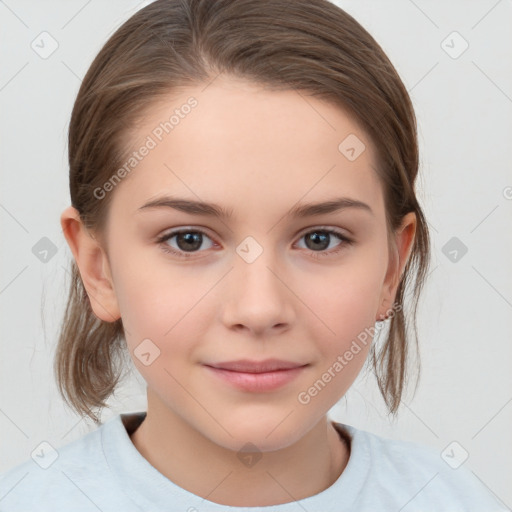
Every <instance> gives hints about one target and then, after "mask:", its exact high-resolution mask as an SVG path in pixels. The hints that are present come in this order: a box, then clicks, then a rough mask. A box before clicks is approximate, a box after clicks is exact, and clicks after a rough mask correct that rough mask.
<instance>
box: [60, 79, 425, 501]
mask: <svg viewBox="0 0 512 512" xmlns="http://www.w3.org/2000/svg"><path fill="white" fill-rule="evenodd" d="M190 96H194V97H195V98H196V99H197V101H198V106H197V107H196V108H195V109H194V110H192V112H191V113H190V114H189V115H188V116H185V118H184V119H182V120H180V124H179V125H177V126H176V127H175V128H174V130H173V131H172V132H171V133H170V134H168V135H166V136H165V137H164V138H163V140H162V141H161V142H160V143H159V144H158V145H157V147H156V148H154V149H152V150H151V151H150V152H149V154H148V155H147V156H146V157H145V158H144V159H143V160H142V161H141V162H140V163H139V164H138V165H137V167H136V168H135V169H134V170H133V171H132V172H131V174H130V175H128V176H127V177H125V178H124V179H123V181H122V182H121V183H120V184H118V185H117V186H116V188H115V190H113V191H112V192H109V193H110V194H113V197H112V204H111V210H110V216H109V220H108V224H107V230H106V232H105V233H104V235H105V238H104V243H103V244H102V243H101V242H100V238H99V237H95V236H94V234H93V233H90V232H88V231H87V230H86V229H85V228H84V226H83V225H82V223H81V222H80V220H79V218H78V215H77V211H76V210H75V209H74V208H72V207H69V208H67V209H66V210H64V212H63V213H62V215H61V224H62V228H63V231H64V234H65V236H66V239H67V242H68V244H69V246H70V248H71V251H72V253H73V256H74V258H75V260H76V262H77V264H78V267H79V269H80V273H81V276H82V280H83V282H84V285H85V288H86V290H87V292H88V294H89V297H90V299H91V305H92V307H93V310H94V313H95V314H96V315H97V316H98V318H100V319H102V320H105V321H107V322H111V321H113V320H115V319H118V318H119V317H122V319H123V325H124V326H125V331H126V342H127V346H128V348H129V350H130V354H131V355H132V359H133V361H134V364H135V366H136V367H137V369H138V371H139V372H140V373H141V375H142V376H143V378H144V379H145V380H146V382H147V398H148V409H147V417H146V419H145V421H144V422H143V423H142V425H141V426H140V427H139V428H138V429H137V430H136V431H135V433H134V434H132V436H131V440H132V442H133V443H134V445H135V447H136V448H137V450H138V451H139V452H140V453H141V454H142V455H143V456H144V457H145V458H146V459H147V460H148V461H149V462H150V463H151V464H152V465H153V466H154V467H155V468H156V469H158V471H160V472H161V473H162V474H163V475H165V476H166V477H168V478H169V479H170V480H172V481H173V482H175V483H176V484H178V485H180V486H181V487H183V488H184V489H186V490H188V491H190V492H192V493H194V494H196V495H198V496H201V497H203V498H206V499H208V500H210V501H213V502H216V503H220V504H224V505H230V506H266V505H272V504H281V503H286V502H290V501H293V500H298V499H302V498H305V497H308V496H312V495H314V494H317V493H319V492H321V491H322V490H324V489H326V488H327V487H329V486H330V485H332V483H333V482H334V481H335V480H336V479H337V478H338V477H339V476H340V475H341V473H342V472H343V470H344V468H345V467H346V464H347V462H348V459H349V456H350V451H349V447H347V446H346V444H345V443H344V442H343V441H342V439H341V438H340V436H339V435H338V434H337V432H336V431H335V430H334V427H333V426H332V424H331V422H330V421H329V419H328V418H327V412H328V411H329V409H330V408H331V407H332V406H333V405H334V404H335V403H336V402H337V401H338V400H339V399H340V398H341V397H342V396H343V395H344V394H345V392H346V391H347V390H348V388H349V387H350V385H351V384H352V383H353V381H354V380H355V378H356V377H357V375H358V373H359V371H360V370H361V368H362V366H363V364H364V361H365V359H366V356H367V354H368V351H369V347H370V343H369V342H368V343H367V344H366V345H362V344H361V350H360V352H359V353H358V354H356V355H354V357H353V359H352V360H351V361H350V362H348V363H347V364H346V366H344V368H343V370H342V371H340V372H339V373H337V374H336V377H335V378H333V379H332V380H331V381H330V382H329V383H328V384H327V385H326V386H325V387H324V388H323V389H322V390H321V391H320V392H319V393H318V394H317V395H316V396H314V397H313V398H311V400H310V402H309V403H307V404H301V403H300V402H299V401H298V399H297V397H298V395H299V393H300V392H303V391H306V390H308V388H310V387H311V386H312V385H313V383H314V382H315V381H317V380H318V379H320V378H321V376H322V374H323V373H324V372H325V371H326V370H327V369H328V368H329V367H332V366H333V363H334V362H335V361H336V360H337V357H338V356H339V355H342V354H344V352H345V351H346V350H347V349H348V348H349V347H350V346H351V343H352V342H353V340H355V339H356V338H357V336H358V334H360V333H361V332H363V331H364V330H365V328H372V327H374V326H375V321H376V320H379V319H380V318H382V315H385V314H386V312H388V313H389V309H390V307H391V305H392V304H393V301H394V298H395V294H396V290H397V286H398V284H399V278H400V275H401V272H402V270H403V268H404V266H405V264H406V262H407V258H408V256H409V253H410V250H411V247H412V243H413V240H414V234H415V229H416V218H415V216H414V214H413V213H410V214H408V215H407V216H406V217H404V219H403V223H402V226H401V227H400V229H399V230H397V232H396V233H395V234H394V242H395V245H393V244H390V245H388V239H387V235H386V223H385V209H384V197H383V191H382V187H381V185H380V182H379V181H378V179H377V174H376V172H375V170H374V169H375V168H376V166H377V162H376V157H375V153H374V150H373V146H372V143H371V141H370V140H369V139H368V137H367V136H366V134H365V133H364V131H363V130H362V129H361V128H360V126H359V125H358V124H357V123H356V121H355V120H354V119H353V118H351V117H350V116H348V115H347V113H346V112H344V111H343V110H342V109H341V108H339V107H335V106H333V105H331V104H329V103H327V102H324V101H323V100H319V99H316V98H313V97H311V96H307V95H305V94H304V93H301V94H298V93H297V92H296V91H277V92H276V91H273V92H271V91H264V90H263V89H262V88H261V87H257V86H256V85H254V84H251V83H248V82H245V81H242V80H238V79H235V78H232V77H226V76H220V77H217V79H215V81H214V82H213V83H211V84H210V85H209V86H208V87H206V88H205V85H201V86H197V87H192V86H190V87H187V88H186V89H183V90H181V92H180V93H179V94H176V92H174V93H173V94H172V96H171V95H170V96H169V98H168V100H167V101H160V102H159V103H158V104H153V105H152V106H151V108H150V109H149V110H148V113H147V115H146V117H145V118H144V121H143V122H142V123H141V124H140V125H138V126H137V127H136V129H134V130H133V133H132V134H131V139H130V140H131V141H132V143H133V148H134V149H136V148H138V147H140V144H141V143H142V142H143V141H144V139H145V138H146V137H147V136H148V134H151V131H152V130H153V129H154V127H155V126H157V125H158V124H159V123H160V122H161V121H163V120H165V119H168V117H169V112H171V111H172V110H173V109H174V108H176V107H179V106H180V105H183V104H184V103H185V102H186V100H187V99H188V98H189V97H190ZM349 134H356V136H357V137H358V138H359V139H360V140H362V141H363V142H364V144H365V146H366V149H365V151H363V152H362V153H361V155H360V156H359V157H358V158H357V159H356V160H354V161H349V160H348V159H347V158H346V157H345V156H344V155H343V154H342V153H341V152H340V151H339V150H338V145H339V144H340V142H341V141H342V140H343V139H345V137H347V136H348V135H349ZM164 164H165V165H166V166H167V167H166V166H165V165H164ZM163 193H167V194H173V195H175V196H177V197H182V198H186V199H191V200H203V201H209V202H214V203H217V204H219V205H222V206H223V207H225V208H229V209H232V211H233V218H231V219H225V220H220V219H217V218H213V217H207V216H195V215H191V214H188V213H184V212H179V211H177V210H173V209H170V208H160V209H148V210H140V211H138V208H139V207H140V206H142V205H143V204H144V203H145V202H147V201H148V200H150V199H153V198H155V197H156V196H157V195H160V194H163ZM338 196H345V197H350V198H354V199H358V200H360V201H363V202H365V203H367V204H368V205H370V206H371V209H372V211H373V213H368V212H366V211H364V210H362V209H356V208H347V209H345V210H342V211H339V212H336V213H329V214H323V215H320V216H317V217H308V218H293V219H287V218H285V217H284V215H285V214H286V213H287V212H288V211H289V210H290V209H291V208H292V207H294V206H295V205H296V203H297V202H300V203H305V202H320V201H325V200H328V199H331V198H333V197H338ZM182 227H186V228H189V230H190V231H194V228H201V229H203V230H204V231H206V232H207V233H208V235H207V236H203V237H202V244H201V245H199V243H198V246H199V248H198V249H193V250H195V252H188V254H189V256H191V257H190V258H189V259H186V258H180V257H178V256H173V255H171V254H167V253H165V252H164V251H163V250H162V246H163V245H165V244H166V245H167V246H171V247H172V248H174V249H175V250H178V251H179V250H180V249H181V252H182V253H185V254H186V249H187V247H189V246H187V245H186V244H185V245H184V244H183V243H181V244H179V241H178V237H174V238H172V239H169V240H167V241H166V242H163V243H161V244H158V242H156V239H157V237H158V236H160V235H162V234H165V233H167V232H169V231H170V230H171V228H173V229H176V228H182ZM325 227H329V228H333V229H338V230H339V231H340V232H342V233H343V234H344V235H345V236H347V237H349V238H352V239H353V240H354V243H353V244H351V245H348V244H346V243H345V242H342V241H340V240H339V239H338V238H337V237H336V236H334V235H332V236H331V237H330V238H328V239H327V242H326V243H325V245H323V246H321V247H320V248H319V249H315V247H317V246H315V245H314V244H311V243H310V244H309V245H307V242H308V239H309V238H310V237H308V236H305V235H307V234H308V233H309V234H310V233H311V232H312V231H315V230H317V231H318V229H319V228H325ZM247 236H251V237H253V238H254V239H255V240H256V241H257V243H258V244H259V245H260V246H261V248H262V249H263V252H262V253H261V254H260V255H259V256H258V257H257V258H256V259H255V260H254V261H253V262H251V263H248V262H247V261H246V260H244V259H243V258H242V257H240V256H239V255H238V254H237V252H236V249H237V247H238V246H239V245H240V244H241V242H242V241H243V240H244V239H245V238H246V237H247ZM343 244H344V245H343ZM338 248H341V250H340V252H339V253H337V254H332V251H333V250H336V249H338ZM315 250H316V253H315ZM320 252H323V253H324V255H323V256H320V257H319V258H315V257H314V256H315V255H317V254H318V253H320ZM329 252H331V255H330V256H329V255H327V254H328V253H329ZM146 338H149V339H150V340H152V343H154V345H156V346H157V347H158V348H159V350H160V355H159V357H157V358H156V359H155V360H154V361H153V362H152V363H151V364H150V365H148V366H146V365H144V364H142V362H141V361H140V360H139V359H138V357H136V356H135V355H134V350H135V349H136V348H137V346H138V345H139V344H140V343H141V342H142V340H144V339H146ZM271 357H276V358H280V359H285V360H292V361H294V362H300V363H302V364H306V363H308V364H309V366H307V367H306V368H305V369H304V370H302V372H301V373H300V374H299V375H298V376H297V377H296V379H294V380H293V381H291V382H290V383H288V384H286V385H285V386H283V387H281V388H279V389H277V390H274V391H271V392H263V393H256V392H248V391H243V390H240V389H238V388H234V387H232V386H230V385H228V384H226V383H225V382H223V381H221V380H219V379H216V378H214V376H212V375H210V373H209V372H208V371H207V370H206V369H205V368H204V366H203V363H212V362H219V361H227V360H235V359H242V358H247V359H252V360H263V359H267V358H271ZM248 442H250V443H252V444H254V445H255V446H256V447H257V449H258V451H259V453H260V454H261V455H262V457H261V458H260V459H259V460H258V462H257V463H256V464H254V465H252V466H248V465H246V464H244V463H242V461H241V460H240V458H239V457H237V453H238V451H239V450H240V449H241V447H242V446H244V445H245V444H246V443H248Z"/></svg>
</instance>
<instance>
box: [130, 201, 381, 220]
mask: <svg viewBox="0 0 512 512" xmlns="http://www.w3.org/2000/svg"><path fill="white" fill-rule="evenodd" d="M155 208H172V209H174V210H178V211H180V212H184V213H188V214H191V215H206V216H209V217H217V218H221V219H230V218H231V217H232V216H233V210H232V209H225V208H223V207H222V206H219V205H217V204H214V203H207V202H203V201H192V200H190V199H182V198H177V197H170V196H162V197H157V198H156V199H152V200H151V201H149V202H147V203H145V204H144V205H142V206H141V207H140V208H139V209H138V211H144V210H148V209H155ZM347 208H357V209H359V210H362V211H367V212H368V213H370V214H371V215H374V212H373V210H372V209H371V208H370V206H369V205H368V204H366V203H363V202H362V201H359V200H357V199H352V198H349V197H338V198H334V199H331V200H329V201H324V202H320V203H305V204H298V205H296V206H294V207H293V208H292V209H291V210H290V211H289V212H288V213H287V214H286V215H285V216H286V217H287V218H291V217H297V218H303V217H314V216H319V215H325V214H328V213H334V212H338V211H342V210H346V209H347Z"/></svg>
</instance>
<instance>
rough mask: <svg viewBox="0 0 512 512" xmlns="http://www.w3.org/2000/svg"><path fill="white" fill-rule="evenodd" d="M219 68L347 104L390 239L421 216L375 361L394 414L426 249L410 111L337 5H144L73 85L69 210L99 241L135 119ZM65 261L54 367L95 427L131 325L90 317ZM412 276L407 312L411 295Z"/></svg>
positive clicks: (312, 0)
mask: <svg viewBox="0 0 512 512" xmlns="http://www.w3.org/2000/svg"><path fill="white" fill-rule="evenodd" d="M219 73H225V74H227V75H230V76H233V77H237V78H242V79H247V80H249V81H251V82H253V83H257V84H262V85H265V86H267V87H269V88H270V89H272V90H290V89H295V90H297V91H303V92H305V93H307V94H311V95H313V96H315V97H317V98H319V99H325V100H328V101H330V102H332V103H333V104H336V105H338V106H340V107H342V108H344V109H345V110H347V111H348V112H350V113H351V114H352V115H353V116H354V120H356V121H358V122H359V124H360V125H361V126H362V128H363V129H364V130H365V131H366V133H367V134H368V136H369V138H370V140H371V142H372V143H373V144H374V147H375V149H376V155H377V156H378V168H377V169H375V170H376V172H377V174H378V177H379V179H380V182H381V183H382V186H383V191H384V200H385V206H386V219H387V226H388V239H389V240H391V237H390V235H391V234H392V233H393V231H394V230H396V229H397V228H398V227H399V226H400V223H401V220H402V218H403V217H404V215H405V214H407V213H408V212H414V213H415V214H416V218H417V227H416V237H415V240H414V244H413V247H412V250H411V253H410V258H409V261H408V262H407V264H406V267H405V270H404V272H403V274H402V277H401V279H400V283H399V286H398V289H397V294H396V297H395V305H396V311H393V315H392V318H391V320H390V323H389V330H388V332H387V335H386V338H385V340H384V342H383V343H382V344H380V347H377V344H376V343H373V344H372V346H371V351H370V357H369V360H370V361H371V363H372V366H373V368H374V371H375V375H376V378H377V382H378V385H379V388H380V391H381V393H382V396H383V398H384V400H385V403H386V405H387V407H388V410H389V411H390V412H391V413H392V414H396V411H397V409H398V407H399V405H400V400H401V396H402V392H403V387H404V384H405V383H406V381H407V377H408V375H409V373H408V370H407V364H406V363H407V361H408V357H407V355H408V349H409V347H408V341H407V340H408V329H409V322H410V320H411V319H412V323H413V325H414V334H415V342H416V348H417V344H418V336H417V327H416V309H417V305H418V300H419V296H420V291H421V289H422V286H423V283H424V280H425V278H426V273H427V269H428V265H429V259H430V241H429V233H428V227H427V224H426V220H425V218H424V215H423V213H422V210H421V208H420V205H419V203H418V201H417V198H416V195H415V189H414V186H415V181H416V177H417V174H418V142H417V134H416V118H415V114H414V110H413V107H412V103H411V100H410V98H409V95H408V93H407V90H406V88H405V87H404V84H403V83H402V81H401V79H400V77H399V75H398V73H397V72H396V70H395V68H394V67H393V65H392V64H391V62H390V61H389V59H388V58H387V56H386V55H385V53H384V52H383V50H382V49H381V47H380V46H379V44H378V43H377V42H376V41H375V40H374V39H373V38H372V36H371V35H370V34H369V33H368V32H367V31H366V30H365V29H364V28H363V27H362V26H361V25H360V24H359V23H358V22H357V21H356V20H355V19H354V18H352V17H351V16H350V15H349V14H347V13H346V12H344V11H343V10H342V9H340V8H339V7H337V6H336V5H334V4H333V3H331V2H329V1H327V0H293V1H289V0H216V1H211V0H157V1H155V2H154V3H152V4H149V5H148V6H146V7H145V8H143V9H141V10H140V11H138V12H137V13H136V14H135V15H133V16H132V17H131V18H130V19H129V20H128V21H126V22H125V23H124V24H123V25H122V26H121V27H120V28H119V29H118V30H117V31H116V32H115V33H114V34H113V35H112V36H111V37H110V39H109V40H108V41H107V43H106V44H105V45H104V46H103V48H102V49H101V51H100V52H99V54H98V55H97V56H96V58H95V59H94V61H93V63H92V64H91V66H90V68H89V70H88V71H87V74H86V75H85V78H84V80H83V82H82V85H81V87H80V90H79V92H78V95H77V98H76V101H75V104H74V107H73V112H72V115H71V121H70V126H69V141H68V143H69V167H70V169H69V186H70V193H71V204H72V206H73V207H74V208H76V209H77V211H78V212H79V214H80V218H81V220H82V222H83V223H84V225H85V226H86V227H87V228H88V229H89V230H91V233H97V234H98V235H99V236H100V238H101V234H102V232H103V229H104V226H105V222H106V218H107V215H108V208H109V204H110V200H111V198H112V193H115V192H112V193H110V194H107V195H106V197H105V198H104V199H102V200H101V201H99V200H98V199H97V197H96V196H95V195H94V190H95V189H97V188H98V187H101V186H102V185H103V184H104V183H105V182H106V181H108V179H109V178H110V177H111V176H112V175H113V174H114V173H115V171H116V169H118V167H119V166H120V165H122V162H124V161H125V160H126V155H127V154H128V149H129V148H128V144H127V134H128V133H129V131H130V127H133V126H134V124H135V123H136V122H137V120H138V119H141V118H143V115H144V112H145V110H146V109H147V108H148V107H150V106H151V105H152V104H154V102H155V101H158V100H159V99H160V98H163V97H164V96H165V95H168V94H169V93H170V92H171V91H172V90H174V89H176V88H181V87H186V86H187V85H197V84H201V83H208V82H210V81H211V80H213V78H215V77H216V76H217V75H218V74H219ZM340 142H341V141H340ZM71 264H72V274H71V283H70V290H69V297H68V303H67V307H66V311H65V314H64V318H63V324H62V329H61V332H60V337H59V341H58V346H57V350H56V355H55V366H54V370H55V376H56V379H57V382H58V386H59V391H60V393H61V394H62V396H63V398H64V400H65V401H66V403H68V404H69V405H71V407H73V408H74V409H75V410H76V411H77V412H78V413H80V414H86V415H88V416H89V417H90V418H92V419H93V420H94V421H95V422H97V423H99V419H98V417H97V416H96V415H95V414H94V413H93V412H92V410H91V408H95V407H99V408H102V407H105V406H106V404H105V400H106V399H107V398H108V397H109V396H110V395H111V394H112V393H113V392H114V390H115V388H116V385H117V384H118V382H119V380H120V379H121V378H122V376H121V374H122V370H123V368H124V367H125V366H124V362H125V360H126V353H127V350H126V342H125V339H124V330H123V324H122V321H121V319H118V320H117V321H113V322H104V321H102V320H99V319H98V318H97V317H96V316H95V314H94V313H93V311H92V309H91V305H90V302H89V297H88V295H87V292H86V290H85V288H84V286H83V283H82V280H81V277H80V274H79V270H78V268H77V265H76V262H75V261H74V260H72V262H71ZM412 277H415V280H414V308H413V311H412V312H411V313H410V318H409V314H407V315H406V314H405V312H404V309H403V301H404V295H405V291H406V287H407V285H408V284H409V281H410V279H411V278H412ZM406 316H407V321H406ZM418 372H419V361H418ZM418 375H419V373H418Z"/></svg>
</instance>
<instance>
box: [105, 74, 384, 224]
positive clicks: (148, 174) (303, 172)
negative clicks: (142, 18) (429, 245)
mask: <svg viewBox="0 0 512 512" xmlns="http://www.w3.org/2000/svg"><path fill="white" fill-rule="evenodd" d="M192 105H193V106H192ZM143 146H146V147H150V149H149V150H146V151H144V153H145V156H143V157H142V158H140V160H137V162H136V165H135V166H133V168H132V169H131V170H130V172H129V173H128V177H127V178H125V179H124V182H123V183H121V185H122V186H119V187H118V190H116V194H115V195H116V198H115V202H117V203H118V204H121V203H122V205H123V210H124V211H128V210H129V211H132V212H135V211H136V210H137V209H138V208H139V207H140V206H142V205H143V204H144V203H145V202H147V201H148V200H149V199H151V198H153V197H155V196H157V195H162V194H163V193H169V194H172V195H175V196H179V197H187V198H190V199H194V200H204V201H209V202H215V203H218V204H221V205H222V206H225V207H226V208H229V209H231V210H233V211H234V215H235V216H236V212H237V211H238V210H244V209H248V208H249V207H250V208H251V213H252V215H253V217H254V215H255V214H256V212H257V211H258V209H260V210H261V209H262V208H264V209H265V210H271V209H272V208H273V207H274V205H275V206H277V205H280V204H285V205H288V206H290V207H291V206H293V205H295V204H296V203H297V202H298V201H301V200H302V201H304V202H311V201H316V200H321V199H326V198H330V197H333V196H347V197H353V198H354V199H359V200H362V201H364V202H368V203H373V204H374V205H375V206H376V207H377V209H378V208H379V205H380V206H382V196H381V194H382V193H381V189H380V183H379V182H378V179H377V175H376V171H375V169H376V167H377V162H376V160H375V154H374V148H373V145H372V143H371V141H370V140H369V138H368V136H367V135H366V133H365V132H364V131H363V130H362V129H361V127H360V126H359V124H358V123H357V121H356V120H355V119H354V118H353V117H352V116H350V115H348V113H347V112H346V111H345V110H343V109H342V108H340V107H339V106H335V105H333V104H331V103H329V102H326V101H323V100H320V99H318V98H314V97H312V96H308V95H306V94H305V93H304V92H299V91H295V90H286V91H270V90H266V89H265V88H264V87H263V86H259V85H256V84H252V83H249V82H246V81H242V80H237V79H232V78H226V77H223V76H219V77H217V78H216V79H215V80H214V81H213V82H212V83H210V84H209V85H204V84H203V85H198V86H191V87H187V88H181V89H179V90H176V91H173V92H172V93H170V94H169V97H168V98H164V99H160V100H159V101H158V103H155V104H153V105H152V106H151V107H149V108H148V109H147V111H146V113H145V116H144V118H143V120H142V122H141V123H140V124H139V125H138V126H137V127H135V128H133V129H132V132H131V137H130V148H131V151H138V150H139V149H140V148H142V147H143ZM352 149H353V150H352ZM347 150H348V152H347ZM354 154H355V156H356V158H355V159H354ZM139 156H140V155H139ZM260 213H261V212H260ZM276 213H277V210H276Z"/></svg>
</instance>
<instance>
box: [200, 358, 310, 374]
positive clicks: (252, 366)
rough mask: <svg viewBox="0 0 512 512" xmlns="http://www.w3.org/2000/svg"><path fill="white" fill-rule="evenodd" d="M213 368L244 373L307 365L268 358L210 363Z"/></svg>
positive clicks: (288, 368)
mask: <svg viewBox="0 0 512 512" xmlns="http://www.w3.org/2000/svg"><path fill="white" fill-rule="evenodd" d="M206 366H211V367H212V368H218V369H221V370H229V371H233V372H242V373H267V372H275V371H279V370H290V369H292V368H299V367H301V366H305V364H303V363H295V362H292V361H283V360H282V359H266V360H264V361H250V360H248V359H239V360H237V361H226V362H221V363H214V364H208V365H206Z"/></svg>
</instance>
